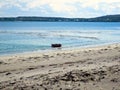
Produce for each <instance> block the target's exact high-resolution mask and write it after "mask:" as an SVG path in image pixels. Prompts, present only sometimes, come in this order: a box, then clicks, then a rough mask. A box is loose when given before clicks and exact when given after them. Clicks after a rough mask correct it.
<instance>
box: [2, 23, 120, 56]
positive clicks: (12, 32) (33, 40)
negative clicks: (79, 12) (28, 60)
mask: <svg viewBox="0 0 120 90" xmlns="http://www.w3.org/2000/svg"><path fill="white" fill-rule="evenodd" d="M118 42H120V23H115V22H112V23H106V22H0V55H3V54H13V53H21V52H28V51H38V50H49V49H52V48H51V44H52V43H61V44H62V45H63V48H71V47H72V48H74V47H81V46H90V45H100V44H107V43H118Z"/></svg>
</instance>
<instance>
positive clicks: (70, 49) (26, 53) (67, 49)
mask: <svg viewBox="0 0 120 90" xmlns="http://www.w3.org/2000/svg"><path fill="white" fill-rule="evenodd" d="M116 44H120V42H114V43H104V44H96V45H87V46H79V47H67V48H54V49H49V50H36V51H25V52H17V53H11V54H1V55H0V57H11V56H22V55H28V54H30V55H31V54H45V53H48V52H49V53H54V52H61V51H63V52H64V51H68V52H69V51H74V50H84V49H90V48H97V47H105V46H109V45H116Z"/></svg>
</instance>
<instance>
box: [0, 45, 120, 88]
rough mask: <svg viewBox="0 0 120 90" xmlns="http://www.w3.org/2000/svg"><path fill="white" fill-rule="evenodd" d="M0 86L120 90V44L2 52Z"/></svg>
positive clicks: (0, 58)
mask: <svg viewBox="0 0 120 90" xmlns="http://www.w3.org/2000/svg"><path fill="white" fill-rule="evenodd" d="M0 90H120V44H112V45H103V46H95V47H89V48H81V49H71V50H56V51H48V52H44V53H40V52H33V53H24V54H16V55H9V56H0Z"/></svg>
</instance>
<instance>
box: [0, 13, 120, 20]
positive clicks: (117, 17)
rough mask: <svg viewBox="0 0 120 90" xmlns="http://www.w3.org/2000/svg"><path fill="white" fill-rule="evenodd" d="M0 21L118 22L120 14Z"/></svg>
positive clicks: (13, 18)
mask: <svg viewBox="0 0 120 90" xmlns="http://www.w3.org/2000/svg"><path fill="white" fill-rule="evenodd" d="M0 21H41V22H43V21H44V22H120V14H118V15H106V16H101V17H96V18H62V17H34V16H31V17H27V16H22V17H0Z"/></svg>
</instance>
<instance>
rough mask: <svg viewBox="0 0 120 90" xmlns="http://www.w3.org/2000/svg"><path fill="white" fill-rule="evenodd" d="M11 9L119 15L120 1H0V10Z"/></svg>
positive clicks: (77, 14)
mask: <svg viewBox="0 0 120 90" xmlns="http://www.w3.org/2000/svg"><path fill="white" fill-rule="evenodd" d="M11 7H17V8H19V9H20V10H21V11H32V10H35V9H37V10H38V9H39V10H40V11H41V12H45V13H50V12H49V11H52V13H53V12H54V13H56V14H60V13H62V14H65V15H70V16H72V15H76V16H79V15H81V14H82V13H81V12H88V13H96V12H97V11H98V12H100V11H101V12H102V13H105V14H106V13H120V0H0V10H2V9H3V8H11ZM46 7H47V8H46ZM48 7H49V8H48ZM89 9H92V10H93V11H94V12H91V11H89ZM116 9H117V11H116ZM86 14H87V13H86Z"/></svg>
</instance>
